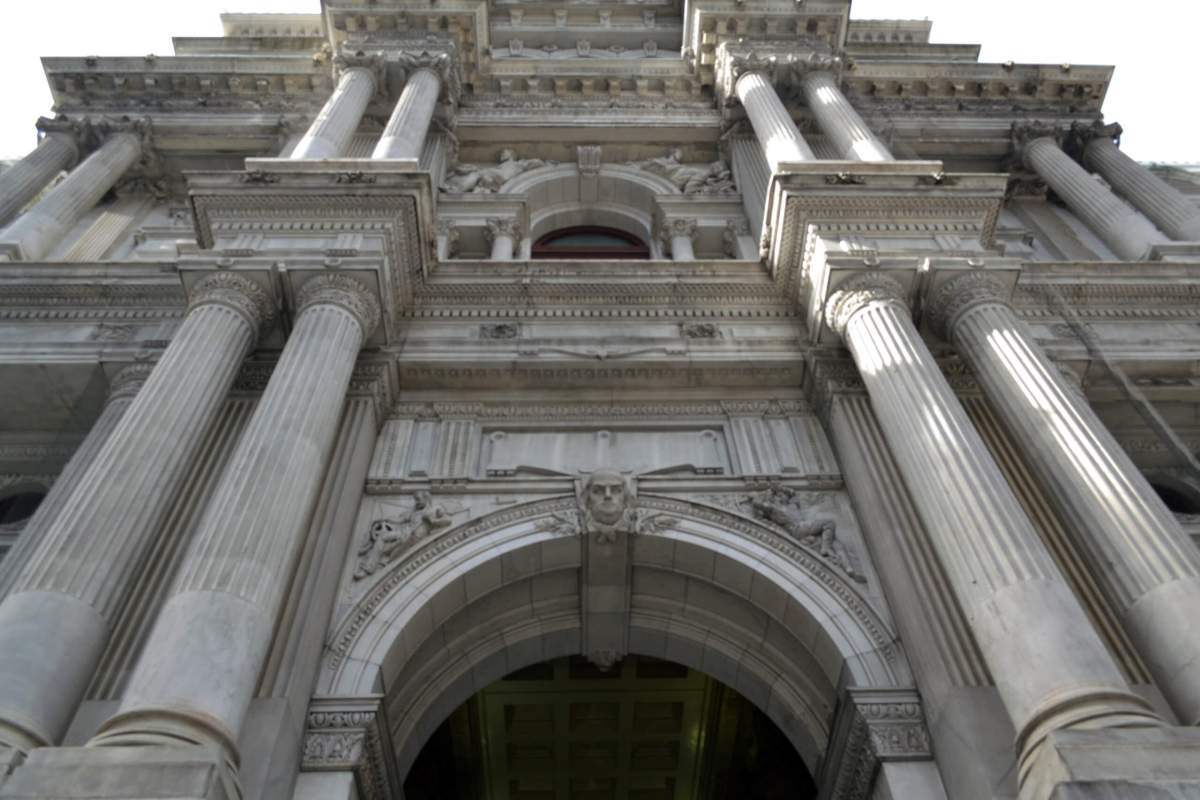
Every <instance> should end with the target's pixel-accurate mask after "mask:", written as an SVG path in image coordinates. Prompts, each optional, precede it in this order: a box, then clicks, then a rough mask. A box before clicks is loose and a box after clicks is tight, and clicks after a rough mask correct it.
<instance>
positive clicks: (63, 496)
mask: <svg viewBox="0 0 1200 800" xmlns="http://www.w3.org/2000/svg"><path fill="white" fill-rule="evenodd" d="M153 366H154V365H153V364H131V365H129V366H127V367H125V368H123V369H121V370H120V371H119V372H118V373H117V374H116V375H114V376H113V379H112V381H111V382H110V383H109V387H108V399H107V400H106V401H105V403H104V408H103V410H101V412H100V416H99V417H98V418H97V419H96V421H95V422H94V423H93V424H92V428H91V430H89V431H88V435H87V436H86V437H84V440H83V441H82V442H81V443H80V445H79V447H78V448H77V449H76V450H75V452H74V453H73V454H72V455H71V459H70V461H68V462H67V465H66V466H65V467H63V471H62V474H60V475H59V476H58V478H57V479H56V480H55V481H54V485H53V486H52V487H50V491H48V492H46V496H45V497H43V498H42V502H41V503H40V504H39V505H38V507H37V511H35V512H34V514H33V516H32V517H31V518H30V520H29V522H28V523H26V525H25V528H24V530H22V531H21V535H20V536H19V537H18V538H17V543H16V545H14V546H13V549H12V550H11V551H10V552H9V553H8V554H7V555H5V556H4V562H3V563H0V600H3V599H4V597H5V596H6V595H7V594H8V592H9V590H10V589H11V588H12V584H13V582H14V581H15V580H16V579H17V576H18V575H20V574H21V570H22V569H24V566H25V563H26V562H27V561H29V557H30V556H31V555H32V554H33V552H34V551H35V550H36V549H37V545H38V543H39V542H41V540H42V537H43V536H45V534H46V529H47V528H48V527H49V526H50V525H51V524H52V523H53V522H54V520H55V518H56V517H57V516H58V514H59V512H60V511H61V510H62V509H63V506H64V505H65V504H66V503H67V500H68V498H69V497H70V496H71V492H72V491H73V490H74V489H75V487H76V486H77V485H78V484H79V481H80V479H81V478H82V477H83V475H84V473H86V472H87V469H88V467H89V466H91V464H92V462H93V461H95V460H96V456H98V455H99V454H100V450H101V449H102V448H103V447H104V443H105V442H106V441H108V437H109V435H111V434H112V432H113V429H115V428H116V427H117V423H118V422H120V421H121V417H123V416H124V415H125V412H126V410H128V409H129V405H130V404H131V403H132V402H133V398H134V397H135V396H137V393H138V391H139V390H140V389H141V388H142V385H143V384H144V383H145V382H146V378H147V377H148V376H149V375H150V371H151V369H152V368H153Z"/></svg>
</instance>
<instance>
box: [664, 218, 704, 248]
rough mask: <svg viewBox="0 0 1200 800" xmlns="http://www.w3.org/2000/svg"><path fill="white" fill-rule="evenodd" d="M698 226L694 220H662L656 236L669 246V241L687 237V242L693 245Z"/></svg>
mask: <svg viewBox="0 0 1200 800" xmlns="http://www.w3.org/2000/svg"><path fill="white" fill-rule="evenodd" d="M698 224H699V223H698V221H697V220H695V219H681V218H673V219H664V220H663V221H662V223H661V225H660V226H659V233H658V235H659V238H661V239H662V240H663V241H664V242H665V243H666V244H670V243H671V240H672V239H674V238H676V237H679V238H683V237H687V239H688V241H690V242H692V243H693V244H694V243H695V241H696V227H697V225H698Z"/></svg>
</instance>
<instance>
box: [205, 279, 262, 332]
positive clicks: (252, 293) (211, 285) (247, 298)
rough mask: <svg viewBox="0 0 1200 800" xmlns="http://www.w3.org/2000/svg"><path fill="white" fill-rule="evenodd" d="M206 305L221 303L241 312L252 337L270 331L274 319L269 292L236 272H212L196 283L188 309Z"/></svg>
mask: <svg viewBox="0 0 1200 800" xmlns="http://www.w3.org/2000/svg"><path fill="white" fill-rule="evenodd" d="M206 305H223V306H226V307H228V308H231V309H233V310H234V311H236V312H237V313H239V314H241V315H242V317H244V318H245V320H246V322H248V323H250V327H251V328H253V329H254V332H255V336H258V335H260V334H262V333H263V332H265V331H267V330H269V329H270V327H271V323H273V322H274V320H275V306H274V304H273V303H272V302H271V297H270V295H268V294H267V292H266V291H265V290H264V289H263V288H262V287H261V286H259V285H258V284H257V283H255V282H254V281H252V280H250V279H249V278H247V277H245V276H243V275H238V274H237V273H236V272H214V273H212V274H210V275H205V276H204V277H203V278H201V279H200V280H199V281H197V282H196V284H195V285H194V286H193V287H192V291H191V293H190V297H189V299H188V311H189V312H191V311H192V310H193V309H196V308H199V307H200V306H206Z"/></svg>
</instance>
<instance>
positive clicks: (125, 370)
mask: <svg viewBox="0 0 1200 800" xmlns="http://www.w3.org/2000/svg"><path fill="white" fill-rule="evenodd" d="M153 371H154V364H153V363H152V362H140V363H137V364H130V365H129V366H127V367H122V368H121V369H120V370H119V371H118V372H117V374H116V375H114V376H113V378H112V380H111V381H109V384H108V399H107V401H106V402H109V403H111V402H113V401H114V400H126V399H131V398H133V397H134V396H135V395H137V393H138V392H139V391H141V389H142V386H144V385H145V383H146V379H147V378H149V377H150V373H151V372H153Z"/></svg>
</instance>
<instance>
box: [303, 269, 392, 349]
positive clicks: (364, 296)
mask: <svg viewBox="0 0 1200 800" xmlns="http://www.w3.org/2000/svg"><path fill="white" fill-rule="evenodd" d="M317 305H331V306H337V307H338V308H341V309H342V310H344V311H347V312H349V313H350V315H351V316H353V317H354V319H355V321H356V322H357V323H358V325H359V327H361V328H362V332H363V338H364V339H365V338H367V337H368V336H370V335H371V333H372V332H373V331H374V330H375V328H376V327H377V326H378V325H379V320H380V318H381V317H382V312H381V311H380V308H379V301H378V300H376V299H375V296H374V295H373V294H371V292H370V291H369V290H368V289H367V287H366V286H364V285H363V284H362V282H361V281H358V280H355V279H354V278H351V277H349V276H346V275H338V274H336V273H335V274H330V275H318V276H317V277H315V278H312V279H310V280H309V281H307V282H306V283H305V284H304V285H303V286H302V287H300V292H299V295H298V296H297V298H296V318H297V319H299V318H300V316H301V315H302V314H303V313H304V312H305V311H306V310H307V309H309V308H311V307H312V306H317Z"/></svg>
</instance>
